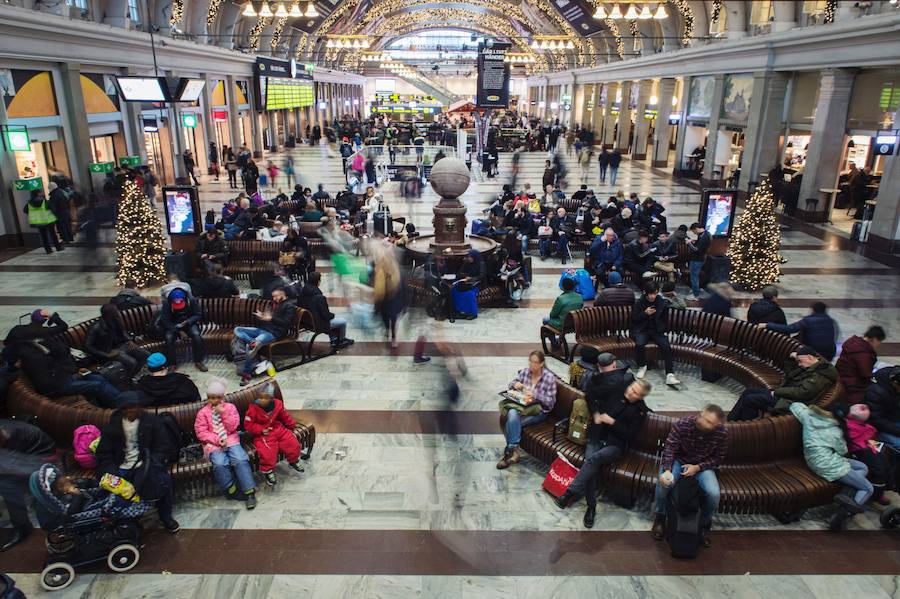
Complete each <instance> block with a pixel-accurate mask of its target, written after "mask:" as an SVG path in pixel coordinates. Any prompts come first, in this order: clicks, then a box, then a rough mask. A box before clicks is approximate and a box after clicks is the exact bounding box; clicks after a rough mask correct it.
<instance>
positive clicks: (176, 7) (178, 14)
mask: <svg viewBox="0 0 900 599" xmlns="http://www.w3.org/2000/svg"><path fill="white" fill-rule="evenodd" d="M182 17H184V0H173V1H172V16H171V17H169V25H175V24H177V23H180V22H181V19H182Z"/></svg>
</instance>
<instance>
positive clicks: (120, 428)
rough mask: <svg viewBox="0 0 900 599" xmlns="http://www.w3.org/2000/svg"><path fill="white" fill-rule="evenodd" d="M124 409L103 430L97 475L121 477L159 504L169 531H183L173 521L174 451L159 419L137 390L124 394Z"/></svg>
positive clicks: (163, 521) (139, 492)
mask: <svg viewBox="0 0 900 599" xmlns="http://www.w3.org/2000/svg"><path fill="white" fill-rule="evenodd" d="M122 395H123V397H122V401H121V407H120V408H119V409H118V410H116V411H115V412H114V413H113V415H112V416H111V417H110V419H109V422H108V423H107V425H106V426H104V427H103V432H102V434H101V436H100V444H99V445H97V474H98V475H101V476H102V475H103V474H112V475H114V476H121V477H122V478H124V479H125V480H127V481H128V482H130V483H132V484H133V485H134V488H135V490H136V491H137V492H138V495H140V496H141V498H142V499H145V500H147V501H155V502H156V510H157V513H158V514H159V519H160V522H162V525H163V526H164V527H165V529H166V530H168V531H169V532H172V533H175V532H178V530H179V529H180V528H181V527H180V526H179V525H178V522H176V521H175V519H174V518H172V506H173V504H174V503H175V497H174V495H173V493H172V477H171V476H170V475H169V460H170V456H171V454H172V452H173V448H172V447H171V446H170V442H169V439H168V438H167V436H166V434H165V432H164V430H163V426H162V423H161V422H160V420H159V417H158V416H157V415H156V414H154V413H153V412H147V411H145V410H144V408H143V406H142V402H141V398H140V396H139V395H138V394H137V393H136V392H134V391H126V392H125V393H123V394H122Z"/></svg>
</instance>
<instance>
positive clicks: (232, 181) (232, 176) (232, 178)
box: [228, 171, 238, 189]
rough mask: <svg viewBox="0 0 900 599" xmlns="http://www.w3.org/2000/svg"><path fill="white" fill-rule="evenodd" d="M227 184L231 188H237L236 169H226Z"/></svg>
mask: <svg viewBox="0 0 900 599" xmlns="http://www.w3.org/2000/svg"><path fill="white" fill-rule="evenodd" d="M228 186H229V187H230V188H231V189H237V186H238V184H237V171H228Z"/></svg>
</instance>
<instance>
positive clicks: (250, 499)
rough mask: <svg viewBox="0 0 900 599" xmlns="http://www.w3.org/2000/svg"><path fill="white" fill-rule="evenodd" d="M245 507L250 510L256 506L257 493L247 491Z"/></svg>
mask: <svg viewBox="0 0 900 599" xmlns="http://www.w3.org/2000/svg"><path fill="white" fill-rule="evenodd" d="M244 507H246V508H247V509H248V510H252V509H253V508H255V507H256V493H247V497H246V498H245V499H244Z"/></svg>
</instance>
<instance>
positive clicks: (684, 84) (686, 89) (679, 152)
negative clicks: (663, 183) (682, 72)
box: [672, 77, 691, 173]
mask: <svg viewBox="0 0 900 599" xmlns="http://www.w3.org/2000/svg"><path fill="white" fill-rule="evenodd" d="M690 97H691V78H690V77H685V78H684V79H682V80H681V101H680V102H678V108H680V109H681V120H680V121H679V122H678V136H677V137H676V138H675V158H674V162H675V164H673V165H672V167H673V172H676V173H677V171H680V170H681V161H682V156H683V155H684V130H685V127H687V109H688V101H689V100H690Z"/></svg>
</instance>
